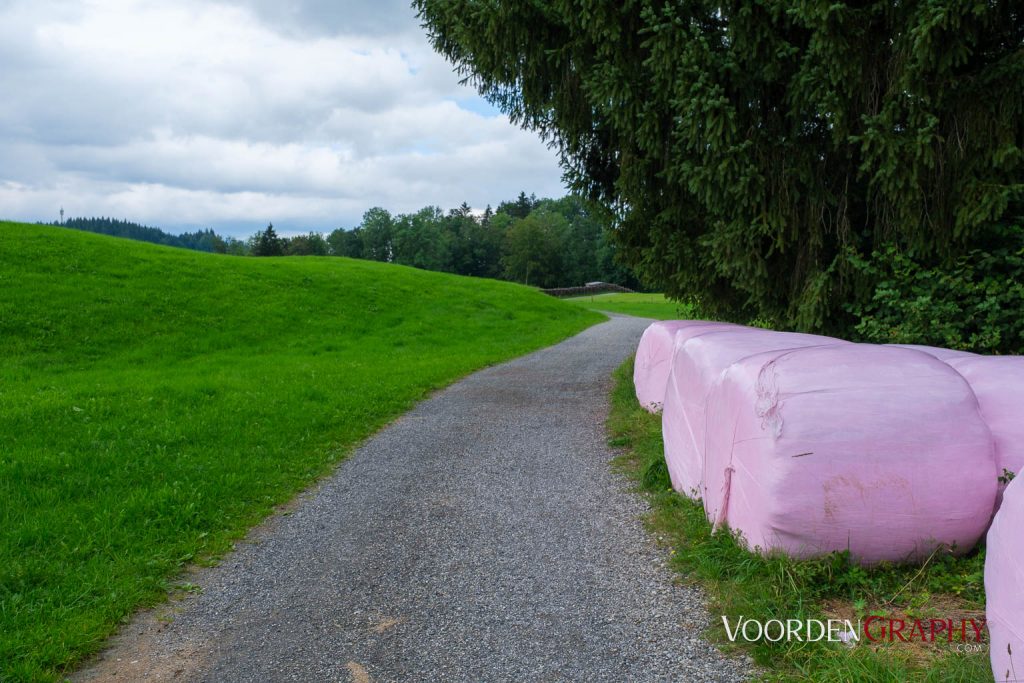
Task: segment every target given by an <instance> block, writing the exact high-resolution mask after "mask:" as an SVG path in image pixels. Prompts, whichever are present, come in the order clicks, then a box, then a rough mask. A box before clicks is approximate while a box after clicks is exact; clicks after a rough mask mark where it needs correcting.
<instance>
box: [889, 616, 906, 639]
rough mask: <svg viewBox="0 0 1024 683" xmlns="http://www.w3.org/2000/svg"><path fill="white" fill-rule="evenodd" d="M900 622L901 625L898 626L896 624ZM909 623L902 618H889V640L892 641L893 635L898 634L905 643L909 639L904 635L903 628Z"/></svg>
mask: <svg viewBox="0 0 1024 683" xmlns="http://www.w3.org/2000/svg"><path fill="white" fill-rule="evenodd" d="M897 623H899V625H900V627H899V628H896V624H897ZM906 625H907V622H905V621H903V620H902V619H890V620H889V642H890V643H891V642H892V637H893V636H897V637H898V638H899V639H900V640H902V641H903V642H904V643H905V642H907V639H906V638H905V637H904V636H903V628H904V627H905V626H906Z"/></svg>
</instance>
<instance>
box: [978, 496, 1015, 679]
mask: <svg viewBox="0 0 1024 683" xmlns="http://www.w3.org/2000/svg"><path fill="white" fill-rule="evenodd" d="M1022 527H1024V481H1022V480H1015V481H1012V482H1010V485H1009V486H1007V487H1006V491H1005V492H1004V494H1003V504H1002V506H1001V507H1000V508H999V512H997V513H996V516H995V518H994V519H993V520H992V527H991V528H990V529H989V530H988V539H987V547H986V555H985V613H986V614H985V616H986V619H987V621H988V633H989V642H990V644H991V649H990V651H989V657H990V659H991V661H992V673H993V674H995V679H996V680H997V681H1019V680H1022V679H1024V533H1021V528H1022Z"/></svg>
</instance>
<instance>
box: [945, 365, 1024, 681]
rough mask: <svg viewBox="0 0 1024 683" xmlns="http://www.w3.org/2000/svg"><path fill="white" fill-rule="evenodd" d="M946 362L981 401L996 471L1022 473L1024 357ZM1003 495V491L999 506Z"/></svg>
mask: <svg viewBox="0 0 1024 683" xmlns="http://www.w3.org/2000/svg"><path fill="white" fill-rule="evenodd" d="M946 362H947V363H949V365H950V367H952V368H953V369H954V370H956V371H957V372H959V373H960V374H961V375H962V376H963V378H964V379H966V380H967V383H968V384H970V385H971V389H973V390H974V395H975V396H977V398H978V405H979V406H980V408H981V417H982V418H983V419H984V420H985V422H986V423H987V424H988V428H989V429H990V430H991V431H992V439H993V441H994V442H995V447H996V471H997V472H998V473H999V474H1000V475H1002V476H1003V477H1004V480H1005V478H1006V477H1005V475H1004V474H1003V471H1004V470H1006V471H1007V472H1012V473H1013V474H1018V473H1020V472H1021V470H1022V469H1024V358H1022V357H1021V356H978V355H974V354H970V355H966V356H961V357H957V358H950V359H949V360H947V361H946ZM1002 488H1003V485H1001V486H1000V489H1002ZM1001 494H1002V491H1001V490H1000V495H999V496H997V499H996V506H997V507H998V506H999V501H1000V500H1001V498H1002V495H1001ZM1021 673H1022V674H1024V671H1022V672H1021Z"/></svg>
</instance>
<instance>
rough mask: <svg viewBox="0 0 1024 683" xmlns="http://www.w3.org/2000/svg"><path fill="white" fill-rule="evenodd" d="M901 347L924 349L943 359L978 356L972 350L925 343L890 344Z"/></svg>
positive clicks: (929, 353)
mask: <svg viewBox="0 0 1024 683" xmlns="http://www.w3.org/2000/svg"><path fill="white" fill-rule="evenodd" d="M888 346H894V347H896V348H900V349H915V350H917V351H923V352H924V353H927V354H928V355H929V356H934V357H935V358H938V359H939V360H941V361H947V362H948V361H951V360H953V359H954V358H976V357H977V354H976V353H971V352H970V351H956V350H955V349H944V348H942V347H941V346H925V345H924V344H888Z"/></svg>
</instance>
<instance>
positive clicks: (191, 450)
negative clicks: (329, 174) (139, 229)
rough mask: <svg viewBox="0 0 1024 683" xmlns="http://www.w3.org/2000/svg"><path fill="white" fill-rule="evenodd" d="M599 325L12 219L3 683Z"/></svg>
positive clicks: (402, 282)
mask: <svg viewBox="0 0 1024 683" xmlns="http://www.w3.org/2000/svg"><path fill="white" fill-rule="evenodd" d="M599 319H600V316H599V315H598V314H596V313H593V312H591V311H587V310H584V309H583V308H581V307H578V306H573V305H571V304H566V303H563V302H560V301H557V300H555V299H552V298H550V297H547V296H545V295H543V294H539V293H537V292H535V291H533V290H530V289H527V288H524V287H520V286H517V285H513V284H509V283H502V282H496V281H488V280H476V279H470V278H462V277H456V276H451V275H444V274H440V273H430V272H426V271H420V270H414V269H411V268H404V267H400V266H391V265H386V264H380V263H372V262H367V261H353V260H348V259H340V258H313V257H303V258H294V259H290V258H280V259H255V258H241V257H230V256H217V255H212V254H201V253H195V252H188V251H184V250H177V249H172V248H166V247H159V246H155V245H150V244H144V243H139V242H131V241H127V240H121V239H117V238H111V237H105V236H99V235H92V234H85V233H79V232H74V231H70V230H63V229H59V228H49V227H42V226H30V225H22V224H14V223H0V680H9V679H14V680H50V679H53V678H56V677H58V676H59V674H60V673H61V672H62V671H65V670H66V669H67V667H69V666H71V665H73V664H74V663H75V662H76V661H77V660H79V659H81V657H83V656H84V655H86V654H88V653H90V652H92V651H95V650H97V649H98V648H99V647H100V646H101V645H102V642H103V640H104V638H105V637H106V636H107V635H109V634H110V633H111V632H112V630H113V629H114V628H115V626H116V625H117V624H118V623H119V622H120V621H122V620H123V619H124V618H126V617H127V616H128V615H130V614H131V612H132V610H133V609H134V608H136V607H138V606H140V605H145V604H151V603H153V602H155V601H158V600H160V599H161V598H162V596H163V595H164V594H165V592H166V590H167V588H168V587H169V581H171V580H172V579H173V577H174V576H175V574H176V573H177V572H178V571H179V569H180V568H181V567H182V566H183V565H185V564H187V563H190V562H195V561H202V560H203V558H209V557H211V556H214V555H216V554H217V553H219V552H222V551H224V550H225V549H227V548H228V547H230V543H231V540H232V539H235V538H238V537H239V536H240V535H241V534H242V533H243V532H244V530H245V529H246V528H248V527H249V526H251V525H252V524H254V523H255V522H257V521H258V520H259V519H260V518H261V517H263V516H265V515H266V514H267V513H268V512H269V511H270V510H271V509H272V507H273V506H274V505H275V504H278V503H281V502H283V501H285V500H287V499H288V498H289V497H290V496H291V495H292V494H294V493H295V492H296V491H297V490H300V489H301V488H303V487H304V486H306V485H308V484H309V483H310V481H312V480H313V479H314V478H315V477H317V476H318V475H321V474H323V473H324V472H326V471H328V470H329V468H330V466H331V464H332V463H335V462H337V460H338V459H339V458H340V457H342V456H343V455H344V454H345V453H347V452H348V451H349V450H350V449H351V448H352V447H353V445H354V444H356V443H357V442H358V441H359V440H361V439H363V438H364V437H366V436H367V435H369V434H370V433H372V432H373V431H374V430H376V429H377V428H379V427H380V426H381V425H383V424H384V423H386V422H387V421H388V420H389V419H391V418H393V417H395V416H396V415H398V414H400V413H401V412H403V411H405V410H406V409H408V408H409V407H410V406H411V405H412V404H413V403H414V402H415V401H416V400H417V399H420V398H422V397H424V396H425V395H426V394H427V393H429V392H430V391H431V390H433V389H436V388H438V387H441V386H444V385H445V384H448V383H449V382H451V381H452V380H454V379H456V378H458V377H459V376H462V375H465V374H466V373H468V372H470V371H472V370H474V369H477V368H480V367H482V366H485V365H488V364H491V363H495V362H498V361H501V360H504V359H507V358H510V357H513V356H516V355H519V354H522V353H525V352H527V351H530V350H532V349H536V348H538V347H541V346H544V345H548V344H551V343H553V342H556V341H558V340H560V339H562V338H565V337H566V336H569V335H571V334H573V333H575V332H577V331H579V330H581V329H583V328H585V327H587V326H588V325H590V324H593V323H594V322H596V321H597V320H599Z"/></svg>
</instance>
